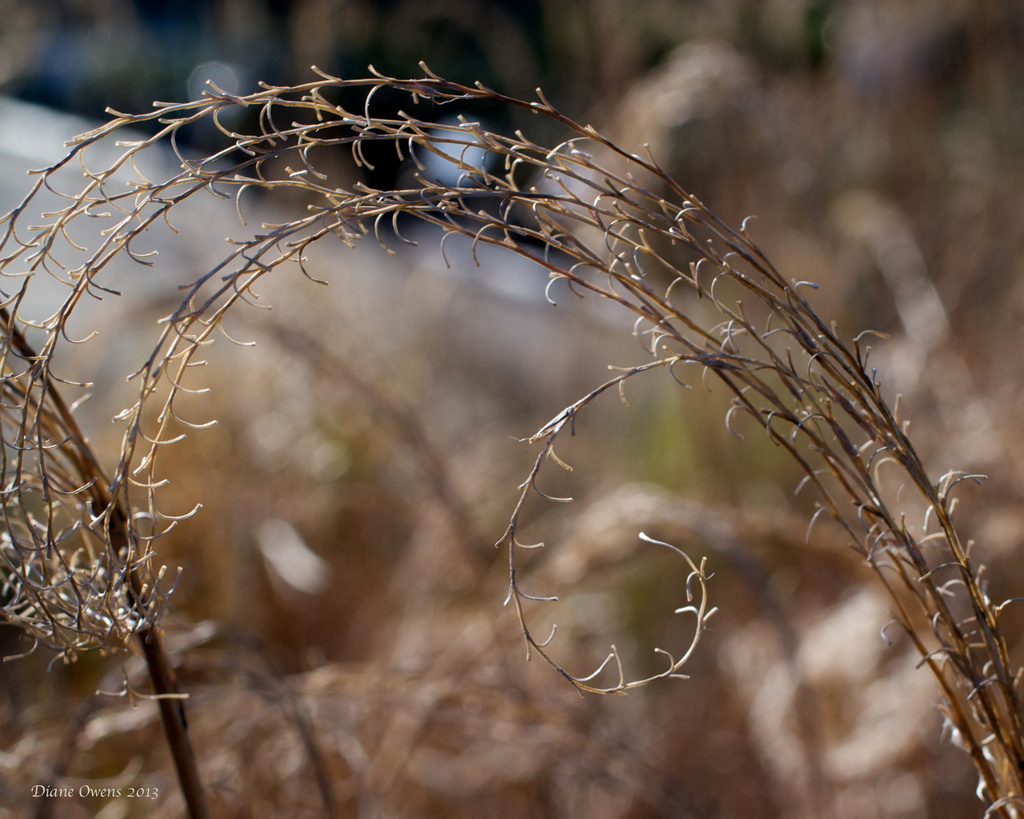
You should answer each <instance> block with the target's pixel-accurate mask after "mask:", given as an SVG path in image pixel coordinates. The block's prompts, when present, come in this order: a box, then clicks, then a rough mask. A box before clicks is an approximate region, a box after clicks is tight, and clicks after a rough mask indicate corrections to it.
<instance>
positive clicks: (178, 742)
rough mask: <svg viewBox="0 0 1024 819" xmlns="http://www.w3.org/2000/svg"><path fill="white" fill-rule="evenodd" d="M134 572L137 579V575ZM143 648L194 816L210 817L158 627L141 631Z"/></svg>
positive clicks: (199, 818) (182, 790)
mask: <svg viewBox="0 0 1024 819" xmlns="http://www.w3.org/2000/svg"><path fill="white" fill-rule="evenodd" d="M135 576H136V575H135V573H134V572H133V579H134V577H135ZM139 639H140V640H141V642H142V651H143V653H144V654H145V657H146V665H147V667H148V668H149V677H150V679H151V680H152V681H153V691H154V692H155V693H156V695H157V697H158V699H157V702H158V703H159V704H160V719H161V720H163V724H164V735H165V736H166V737H167V746H168V748H170V751H171V756H172V757H173V759H174V767H175V770H176V771H177V773H178V783H179V784H180V785H181V793H182V795H183V796H184V797H185V805H186V807H187V808H188V815H189V818H190V819H209V817H210V811H209V809H208V808H207V806H206V796H205V794H204V793H203V785H202V782H201V781H200V779H199V768H198V767H197V766H196V757H195V754H194V753H193V751H192V741H191V739H190V738H189V735H188V723H187V722H186V720H185V704H184V702H182V700H181V691H180V689H179V688H178V678H177V675H175V673H174V668H173V667H172V666H171V660H170V657H169V656H168V654H167V650H166V648H164V641H163V636H162V634H161V632H160V628H159V627H158V626H147V627H146V628H144V629H142V630H140V631H139Z"/></svg>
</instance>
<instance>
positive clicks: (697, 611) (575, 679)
mask: <svg viewBox="0 0 1024 819" xmlns="http://www.w3.org/2000/svg"><path fill="white" fill-rule="evenodd" d="M640 540H642V541H644V542H646V543H651V544H654V545H657V546H663V547H665V548H666V549H669V550H670V551H672V552H673V553H675V554H676V555H678V556H679V557H681V558H682V559H683V560H684V561H685V563H686V564H687V565H688V566H689V568H690V572H689V574H688V575H687V576H686V584H685V586H686V601H687V603H688V604H689V605H686V606H681V607H679V608H677V609H675V612H674V613H675V614H692V615H693V617H694V625H693V633H692V634H691V636H690V642H689V644H688V645H687V647H686V649H685V650H684V651H683V653H682V654H681V655H679V656H678V657H676V656H675V655H673V654H671V653H670V652H668V651H666V650H664V649H662V648H655V649H654V652H655V653H656V654H658V655H660V656H661V657H662V658H663V659H664V661H665V664H666V667H665V668H664V669H663V670H662V671H660V672H658V673H656V674H652V675H650V676H647V677H642V678H637V679H629V678H628V676H627V674H626V671H625V668H624V667H623V664H622V658H621V656H620V654H619V650H618V648H616V647H615V646H614V645H612V647H611V650H610V651H609V653H608V655H607V656H606V657H605V658H604V660H603V661H602V662H601V663H600V664H599V665H598V666H597V668H596V669H594V670H593V671H592V672H590V673H589V674H586V675H582V676H581V675H576V674H573V673H571V672H569V671H568V670H567V669H566V668H565V667H564V666H563V665H562V664H560V663H559V662H558V661H557V660H555V659H554V657H553V656H552V655H551V653H550V652H549V651H548V647H549V646H550V645H551V643H552V641H553V640H554V638H555V634H556V633H557V624H555V625H552V627H551V631H550V633H549V634H548V636H547V638H546V639H544V640H537V639H536V638H535V637H534V636H533V634H532V632H531V630H530V625H529V622H528V618H527V615H526V609H525V605H526V603H527V602H531V601H535V602H554V601H555V600H557V598H555V597H538V596H535V595H532V594H528V593H526V592H524V591H523V590H522V589H521V588H520V586H519V583H518V581H517V580H516V577H515V572H514V568H513V576H512V581H511V583H510V584H509V593H508V597H507V598H506V600H505V604H506V605H508V603H509V602H512V603H513V604H514V606H515V610H516V614H517V616H518V618H519V623H520V627H521V628H522V630H523V634H524V635H525V637H526V643H527V659H529V658H530V657H532V656H533V655H534V654H536V655H538V656H540V657H541V658H542V659H543V660H544V661H545V662H546V663H547V664H548V665H550V666H551V667H552V668H554V669H555V670H556V671H557V672H558V673H559V674H561V675H562V677H564V678H565V679H566V680H568V681H569V682H570V683H571V684H572V686H573V687H574V688H575V689H576V690H577V691H578V692H579V693H580V694H581V695H582V694H584V693H591V694H622V695H624V694H626V693H628V692H629V691H631V690H632V689H635V688H641V687H643V686H645V685H649V684H651V683H653V682H657V681H658V680H665V679H680V680H685V679H689V677H688V676H687V675H686V674H683V673H682V669H683V667H684V666H685V665H686V663H687V662H689V660H690V658H691V657H692V656H693V654H694V652H695V651H696V650H697V645H698V643H700V638H701V636H702V635H703V634H704V632H705V631H706V629H707V623H708V620H710V619H711V616H712V615H713V614H714V613H715V612H716V611H717V609H716V608H710V607H709V606H708V596H707V581H708V580H709V579H710V577H711V575H710V574H708V572H707V567H706V559H702V560H701V562H700V564H699V565H698V564H696V563H694V561H693V560H692V559H691V558H690V556H689V555H687V554H686V552H684V551H683V550H682V549H679V548H678V547H676V546H673V545H671V544H669V543H665V542H663V541H660V540H654V539H653V538H651V537H648V536H647V535H646V534H644V533H643V532H641V533H640ZM513 552H514V547H510V554H511V553H513ZM606 672H609V673H612V675H613V679H614V681H613V682H612V683H610V684H608V685H599V684H598V683H597V682H596V681H597V680H598V678H600V677H601V676H602V675H605V676H607V674H606Z"/></svg>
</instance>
